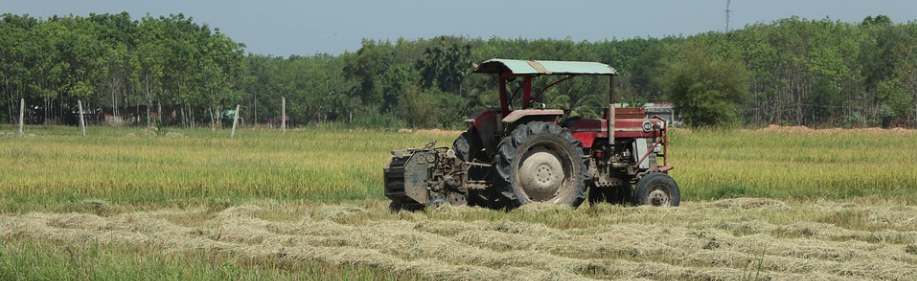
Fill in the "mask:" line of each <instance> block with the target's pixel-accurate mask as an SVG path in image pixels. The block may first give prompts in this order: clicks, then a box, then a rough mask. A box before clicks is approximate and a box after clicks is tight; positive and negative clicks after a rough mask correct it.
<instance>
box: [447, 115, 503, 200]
mask: <svg viewBox="0 0 917 281" xmlns="http://www.w3.org/2000/svg"><path fill="white" fill-rule="evenodd" d="M483 149H484V143H483V142H482V141H481V136H480V135H479V134H478V129H477V128H475V127H471V128H468V130H467V131H465V132H463V133H462V134H461V135H459V136H458V138H456V139H455V141H453V142H452V150H453V151H455V156H456V157H458V158H459V159H461V160H462V161H465V162H471V161H474V160H478V161H483V159H484V158H486V155H484V151H483ZM466 198H467V200H468V205H471V206H479V207H488V208H492V207H491V205H492V203H491V201H493V200H492V199H491V196H490V194H489V192H486V191H479V190H469V191H468V194H467V197H466Z"/></svg>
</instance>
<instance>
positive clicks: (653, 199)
mask: <svg viewBox="0 0 917 281" xmlns="http://www.w3.org/2000/svg"><path fill="white" fill-rule="evenodd" d="M680 202H681V191H679V189H678V184H677V183H675V180H674V179H672V177H670V176H669V175H668V174H665V173H650V174H647V175H646V176H644V177H643V178H642V179H640V181H638V182H637V189H636V190H635V192H634V204H635V205H638V206H640V205H652V206H658V207H677V206H678V204H679V203H680Z"/></svg>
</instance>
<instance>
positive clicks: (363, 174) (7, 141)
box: [0, 127, 454, 204]
mask: <svg viewBox="0 0 917 281" xmlns="http://www.w3.org/2000/svg"><path fill="white" fill-rule="evenodd" d="M28 131H29V132H31V133H33V134H36V135H37V136H35V137H33V138H0V167H4V169H2V170H0V178H3V180H2V181H0V192H2V194H3V198H4V200H10V201H14V202H19V203H43V202H47V203H59V202H79V201H82V200H85V199H98V200H104V201H108V202H111V203H116V204H120V203H131V204H142V203H166V202H173V201H188V200H190V201H195V200H231V201H238V200H248V199H252V198H271V199H277V200H300V199H308V200H342V199H363V198H382V192H381V190H382V187H381V185H382V166H383V165H384V164H385V162H386V161H387V160H388V157H389V156H390V154H389V151H391V150H393V149H397V148H404V147H410V146H420V145H423V144H426V143H427V142H429V141H430V140H431V139H434V138H436V139H439V143H440V144H441V145H451V139H452V138H454V136H451V135H415V134H405V133H393V132H376V131H360V130H356V131H351V130H342V129H332V130H322V129H319V128H312V129H305V130H295V131H288V132H287V133H285V134H282V133H280V132H279V131H272V130H268V131H252V130H245V131H241V132H238V133H237V136H236V138H234V139H230V138H229V136H228V132H226V131H217V132H211V131H209V130H190V131H187V130H170V132H173V133H181V134H183V137H180V138H170V137H166V136H162V135H152V136H150V135H144V134H143V133H142V131H141V130H140V129H112V128H90V130H89V131H90V135H89V136H86V137H81V136H79V135H76V134H74V132H71V131H75V129H73V128H66V127H58V128H52V129H50V130H37V128H33V129H32V130H28Z"/></svg>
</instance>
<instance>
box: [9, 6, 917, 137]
mask: <svg viewBox="0 0 917 281" xmlns="http://www.w3.org/2000/svg"><path fill="white" fill-rule="evenodd" d="M244 48H245V46H244V44H241V43H238V42H235V41H233V40H232V39H231V38H230V37H229V36H228V35H227V34H223V33H221V32H220V31H219V29H217V28H211V27H210V26H208V25H206V24H199V23H196V22H194V20H193V18H191V17H186V16H184V15H182V14H178V15H169V16H159V17H153V16H150V15H146V16H143V17H141V18H140V19H138V20H134V19H132V18H131V17H130V15H129V14H127V13H120V14H90V15H89V16H88V17H80V16H72V15H71V16H64V17H61V16H51V17H48V18H47V19H36V18H32V17H29V16H27V15H24V16H18V15H12V14H3V15H0V96H2V98H0V107H3V108H6V113H7V114H5V116H4V117H3V118H0V120H4V121H6V122H15V120H16V119H17V118H18V108H17V107H16V106H15V104H16V103H17V101H18V99H20V98H24V99H26V100H27V101H28V103H29V105H30V106H33V107H39V108H42V109H41V110H44V109H49V110H48V112H43V114H44V116H45V117H47V119H49V120H52V121H54V120H59V117H60V116H61V115H63V114H64V113H66V112H70V111H72V110H73V108H74V107H75V104H76V100H78V99H79V100H82V101H83V103H84V105H86V106H87V107H88V108H105V109H106V111H107V112H108V111H112V112H111V113H112V114H114V115H120V116H122V117H123V118H125V119H127V118H132V117H140V118H135V119H133V120H134V122H136V124H147V125H151V124H153V123H156V122H159V123H161V124H167V123H166V120H151V119H149V118H142V117H144V116H145V117H150V116H151V115H152V112H139V113H128V112H120V111H121V110H124V108H125V107H127V106H131V107H133V108H134V109H135V110H136V109H140V110H142V109H144V108H146V109H147V110H148V111H152V110H151V109H153V108H158V107H159V106H160V105H161V106H162V107H164V108H166V109H170V110H171V109H174V110H176V111H180V112H182V116H181V117H182V118H181V124H182V125H183V126H186V127H193V126H195V125H197V124H201V123H205V122H209V120H210V113H211V112H218V111H220V110H222V109H225V108H230V107H233V106H235V105H236V104H241V105H242V108H243V110H242V116H243V118H244V119H245V120H246V121H247V124H253V123H264V122H268V121H271V122H276V121H277V120H279V119H280V118H281V116H280V115H281V106H280V104H281V99H282V98H286V100H287V110H286V112H287V116H288V117H289V118H290V119H291V121H292V122H293V123H294V124H299V125H310V124H322V123H328V122H344V123H348V125H354V124H353V123H354V120H355V119H360V120H361V121H360V122H362V123H365V124H367V125H368V124H383V123H384V124H391V126H397V124H398V123H399V122H390V121H382V120H386V118H392V117H391V116H396V117H395V118H399V119H401V122H407V123H416V122H419V123H418V124H419V126H423V127H426V126H460V123H461V119H463V118H464V117H465V116H467V115H468V114H471V113H473V112H475V111H478V110H484V109H489V108H494V107H497V106H498V103H499V102H498V97H497V85H496V81H495V79H494V78H493V77H492V76H491V75H469V74H470V72H471V70H472V69H473V66H472V63H480V62H483V61H484V60H487V59H491V58H510V59H540V60H582V61H598V62H603V63H607V64H610V65H612V66H613V67H615V68H616V69H617V70H618V71H619V72H620V73H621V74H622V75H621V76H620V77H619V78H618V79H617V81H618V83H617V85H616V87H617V88H616V93H617V100H616V102H622V101H624V102H629V103H635V104H639V103H643V102H660V101H676V106H679V107H680V108H681V109H685V110H687V111H680V112H679V114H687V115H683V116H684V117H685V118H688V119H691V121H689V123H692V124H696V125H720V124H733V123H743V124H750V125H758V126H763V125H767V124H787V125H806V126H843V125H850V122H849V120H854V119H856V120H861V119H862V120H864V121H862V122H863V123H861V124H858V125H865V126H875V125H880V124H881V125H884V126H914V125H917V111H915V108H917V95H915V94H913V93H917V56H914V55H913V54H914V53H917V22H907V23H894V22H893V21H892V20H891V19H890V18H889V17H887V16H884V15H878V16H870V17H867V18H865V19H864V20H863V21H862V22H859V23H844V22H839V21H832V20H829V19H821V20H808V19H802V18H799V17H791V18H786V19H780V20H777V21H774V22H771V23H756V24H753V25H749V26H746V27H745V28H743V29H739V30H735V31H733V32H729V33H717V32H711V33H703V34H697V35H692V36H689V37H664V38H630V39H624V40H619V39H613V40H610V41H602V42H585V41H584V42H574V41H572V40H570V39H562V40H557V39H522V38H517V39H503V38H496V37H494V38H489V39H481V38H467V37H461V36H439V37H434V38H432V39H418V40H413V41H409V40H405V39H403V38H399V39H397V40H395V41H394V42H393V41H390V40H387V39H383V40H372V39H364V40H363V42H362V45H361V47H360V49H358V50H357V51H355V52H345V53H343V54H341V55H329V54H314V55H309V56H298V55H291V56H289V57H286V58H284V57H273V56H263V55H256V54H248V55H244V54H243V52H244ZM705 58H708V59H709V61H707V60H705ZM717 67H726V68H727V69H729V70H728V71H727V70H723V71H718V72H717V71H716V69H715V68H717ZM740 68H743V69H745V70H744V71H742V70H741V69H740ZM694 69H708V70H711V71H712V72H709V73H707V72H704V73H691V72H693V71H692V70H694ZM733 70H735V71H733ZM716 75H726V76H724V78H725V79H721V78H719V77H717V76H716ZM742 76H744V77H746V79H745V81H744V82H742V83H745V84H746V87H744V88H745V89H747V91H740V90H737V89H735V87H733V86H734V85H736V84H737V83H739V82H737V81H736V80H737V79H738V78H741V77H742ZM736 77H738V78H736ZM560 78H561V77H542V78H539V79H536V81H535V82H534V84H533V88H534V90H535V92H536V93H537V92H540V91H542V89H545V87H547V85H549V84H550V83H552V82H554V81H556V80H552V79H560ZM581 78H582V77H577V78H575V79H572V80H570V81H567V82H565V83H561V84H559V85H558V86H556V87H553V88H551V89H548V90H547V91H545V94H544V95H543V96H541V97H539V98H538V100H537V101H536V102H537V103H544V104H547V105H548V106H551V107H557V108H562V109H567V110H568V112H570V114H572V115H580V116H585V117H595V116H598V115H597V113H595V112H598V109H600V108H602V107H604V106H605V104H606V103H607V101H605V100H604V99H603V96H604V94H605V93H607V92H608V85H607V83H606V82H604V81H598V80H595V79H581ZM407 85H417V88H419V90H420V91H421V92H424V93H427V94H428V95H429V96H430V97H431V98H430V99H431V101H417V102H416V103H423V102H430V103H433V104H435V106H436V107H439V108H440V111H438V112H436V113H438V114H439V115H438V116H435V118H428V119H429V120H430V121H423V120H420V119H417V118H413V119H411V121H409V120H408V119H407V118H411V117H409V115H411V114H406V113H405V112H408V111H410V110H405V109H402V105H401V104H400V102H401V101H403V100H404V98H403V96H404V95H406V93H405V92H406V91H408V90H411V91H415V90H418V89H407ZM676 85H677V87H676ZM729 85H733V86H729ZM676 88H677V90H678V92H675V90H676ZM744 92H747V93H744ZM408 94H410V95H414V94H415V93H408ZM682 102H687V104H682ZM519 103H520V101H519V100H518V99H517V100H516V101H513V104H514V105H515V106H514V107H517V108H518V105H519ZM409 106H410V105H409ZM414 106H416V104H415V105H414ZM886 109H887V110H886ZM890 112H893V114H889V113H890ZM33 113H34V114H37V115H41V114H42V112H40V111H37V112H33ZM134 115H139V116H134ZM39 119H41V118H39ZM373 120H375V121H373ZM377 121H378V122H377ZM380 122H381V123H380ZM857 122H860V121H857Z"/></svg>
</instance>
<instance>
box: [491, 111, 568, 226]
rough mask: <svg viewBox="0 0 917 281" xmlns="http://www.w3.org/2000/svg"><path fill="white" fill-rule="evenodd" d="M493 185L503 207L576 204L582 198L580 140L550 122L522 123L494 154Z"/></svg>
mask: <svg viewBox="0 0 917 281" xmlns="http://www.w3.org/2000/svg"><path fill="white" fill-rule="evenodd" d="M493 167H494V169H496V170H497V174H496V176H495V177H494V180H493V182H494V188H496V189H497V190H498V191H499V192H500V193H501V194H502V195H503V196H504V197H505V198H506V199H508V203H509V204H508V205H507V208H515V207H519V206H522V205H525V204H528V203H530V202H547V203H553V204H558V205H567V206H571V207H574V208H576V207H578V206H579V205H580V204H582V203H583V201H584V200H585V199H586V198H585V194H584V192H585V189H586V185H585V180H586V165H585V157H584V156H583V149H582V148H581V147H580V141H579V140H577V139H576V138H574V137H573V135H572V134H570V131H568V130H567V129H565V128H561V127H560V126H558V125H556V124H554V123H548V122H532V123H528V124H522V125H519V126H518V127H516V129H515V130H513V132H512V134H510V135H509V136H506V137H505V138H503V140H502V141H500V145H499V146H498V151H497V153H496V154H495V155H494V162H493Z"/></svg>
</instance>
